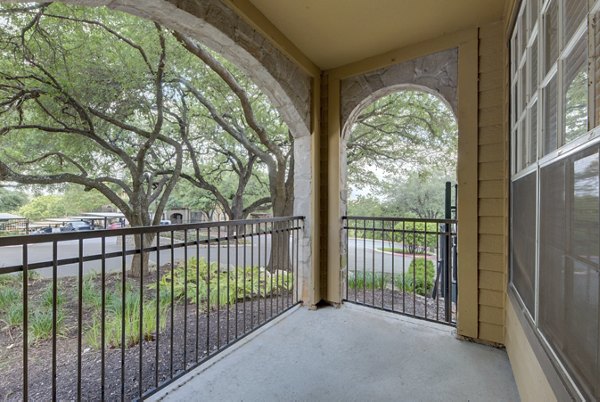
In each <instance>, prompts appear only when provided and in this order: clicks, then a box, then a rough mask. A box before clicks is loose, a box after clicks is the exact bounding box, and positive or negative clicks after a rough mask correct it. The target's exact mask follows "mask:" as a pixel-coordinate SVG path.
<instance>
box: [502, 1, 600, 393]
mask: <svg viewBox="0 0 600 402" xmlns="http://www.w3.org/2000/svg"><path fill="white" fill-rule="evenodd" d="M510 44H511V52H510V55H511V60H510V66H511V70H510V71H511V75H510V79H511V82H510V89H511V99H510V107H511V117H510V123H511V169H512V170H511V173H512V178H511V220H510V222H511V224H510V235H511V241H510V244H511V254H510V265H511V274H510V281H511V288H512V289H513V290H514V291H515V293H516V294H517V295H518V299H519V300H520V301H521V303H522V306H523V307H524V309H525V310H526V311H528V313H529V317H530V318H531V322H532V325H533V327H534V330H535V331H537V333H538V334H539V337H540V339H542V340H543V342H544V343H545V344H546V346H547V347H549V348H550V349H551V350H552V351H553V353H552V354H550V357H551V358H552V359H556V358H557V359H559V360H560V364H556V365H555V366H556V367H564V368H565V370H566V371H565V372H564V376H563V377H564V378H565V381H570V382H572V385H574V386H575V387H576V388H577V389H578V390H579V391H580V392H581V395H583V397H584V398H586V399H590V400H600V380H599V379H600V168H599V166H600V127H598V126H599V123H600V59H599V56H600V0H594V1H588V0H522V1H521V7H520V9H519V13H518V15H517V18H516V21H515V25H514V27H513V32H512V37H511V42H510Z"/></svg>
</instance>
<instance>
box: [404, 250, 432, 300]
mask: <svg viewBox="0 0 600 402" xmlns="http://www.w3.org/2000/svg"><path fill="white" fill-rule="evenodd" d="M426 265H427V269H426V268H425V266H426ZM426 271H427V284H425V272H426ZM435 277H436V272H435V267H434V264H433V261H431V260H425V259H424V258H416V259H414V260H412V261H411V263H410V265H409V267H408V271H406V273H405V274H404V276H402V274H399V275H397V276H396V285H397V287H398V289H402V290H403V291H404V292H414V293H416V294H418V295H421V296H425V295H430V294H431V292H432V291H433V285H434V282H435Z"/></svg>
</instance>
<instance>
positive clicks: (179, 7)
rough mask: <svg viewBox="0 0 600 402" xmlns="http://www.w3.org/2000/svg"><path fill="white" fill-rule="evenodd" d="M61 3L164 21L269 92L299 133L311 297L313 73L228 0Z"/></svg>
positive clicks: (303, 280)
mask: <svg viewBox="0 0 600 402" xmlns="http://www.w3.org/2000/svg"><path fill="white" fill-rule="evenodd" d="M45 1H47V0H0V3H26V2H37V3H42V2H45ZM60 2H62V3H65V4H72V5H81V6H90V7H99V6H106V7H109V8H111V9H115V10H119V11H123V12H126V13H129V14H132V15H136V16H138V17H142V18H146V19H150V20H153V21H156V22H159V23H160V24H162V25H164V26H165V27H167V28H170V29H174V30H177V31H179V32H181V33H183V34H185V35H187V36H189V37H190V38H193V39H195V40H197V41H199V42H200V43H202V44H204V45H206V46H207V47H209V48H211V49H212V50H214V51H216V52H218V53H219V54H221V55H222V56H223V57H225V58H226V59H228V60H229V61H230V62H232V63H233V64H235V65H236V66H237V67H238V68H239V69H240V70H241V71H242V72H243V73H244V74H246V75H247V76H248V77H249V78H250V79H251V80H252V81H253V82H254V84H256V85H257V86H258V87H259V88H260V89H261V90H262V91H263V92H264V94H265V95H266V96H267V97H268V98H269V100H270V102H271V103H272V105H273V107H274V108H275V109H276V110H277V111H278V112H279V114H280V116H281V118H282V119H283V121H284V122H285V123H286V124H287V126H288V128H289V129H290V132H291V134H292V135H293V137H294V160H295V165H294V208H293V215H295V216H304V217H305V223H304V230H303V231H302V235H301V240H300V247H301V249H302V251H301V252H300V255H301V257H300V267H299V270H300V272H301V275H300V277H299V278H298V280H299V286H300V288H301V289H302V294H303V298H305V297H307V296H308V297H310V293H309V290H308V284H309V283H310V275H311V270H310V269H309V268H310V263H311V255H312V239H311V238H310V233H311V226H312V216H313V212H312V208H311V194H312V181H313V171H312V164H311V153H312V152H313V149H312V144H311V135H310V134H311V119H312V116H311V107H312V78H311V76H309V75H308V74H307V73H306V72H305V71H304V70H303V69H302V68H301V67H300V66H299V65H297V64H296V63H295V62H293V61H292V60H290V59H289V58H288V57H287V56H285V55H284V54H283V53H282V52H281V51H280V50H279V49H278V48H277V47H275V45H273V43H271V42H270V40H269V39H267V38H265V37H264V36H263V35H262V34H261V33H259V32H258V31H257V30H255V29H254V28H253V27H252V26H251V25H250V24H249V23H247V22H246V21H245V20H244V19H243V18H241V17H240V16H239V15H238V14H236V13H235V12H234V11H233V10H232V9H231V8H230V7H229V6H227V5H226V4H225V2H224V1H223V0H201V1H200V0H194V1H192V0H60ZM225 218H226V217H225ZM213 219H214V218H213ZM304 300H309V299H308V298H305V299H304ZM309 303H316V301H312V300H309Z"/></svg>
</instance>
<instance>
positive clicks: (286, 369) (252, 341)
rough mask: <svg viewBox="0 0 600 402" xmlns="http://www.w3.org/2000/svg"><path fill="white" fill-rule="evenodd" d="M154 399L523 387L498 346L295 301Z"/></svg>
mask: <svg viewBox="0 0 600 402" xmlns="http://www.w3.org/2000/svg"><path fill="white" fill-rule="evenodd" d="M151 400H166V401H178V400H207V401H209V400H210V401H212V400H244V401H269V400H296V401H305V400H311V401H315V400H327V401H333V400H336V401H337V400H344V401H350V400H411V401H414V400H428V401H432V400H440V401H441V400H445V401H456V400H461V401H464V400H477V401H484V400H490V401H515V400H519V394H518V392H517V387H516V385H515V380H514V378H513V374H512V371H511V367H510V363H509V361H508V357H507V355H506V352H505V351H504V350H500V349H496V348H492V347H487V346H483V345H479V344H474V343H470V342H465V341H460V340H457V339H456V337H455V329H454V328H452V327H449V326H444V325H440V324H434V323H430V322H425V321H421V320H416V319H412V318H407V317H404V316H400V315H396V314H392V313H387V312H383V311H377V310H374V309H370V308H367V307H362V306H356V305H349V304H345V305H343V307H341V308H340V309H335V308H331V307H327V308H321V309H319V310H317V311H310V310H308V309H306V308H302V307H297V308H294V309H292V310H291V311H289V312H288V313H285V314H283V315H282V316H281V317H279V318H277V319H275V320H274V321H273V322H271V323H270V324H267V325H266V326H264V327H262V328H260V329H258V330H257V331H256V332H254V333H252V334H251V335H250V336H248V337H247V338H245V339H243V340H241V341H240V342H238V343H236V344H235V345H233V346H232V347H231V348H229V349H228V350H226V351H224V352H223V353H221V354H220V355H218V356H216V357H215V358H213V359H211V360H209V361H208V362H206V363H205V364H204V365H202V366H200V367H199V368H198V369H196V370H195V371H193V372H191V373H190V374H189V375H186V376H184V377H183V378H181V379H180V380H179V381H176V382H175V383H173V384H172V385H170V386H169V387H167V388H165V389H164V390H162V391H160V392H158V393H157V394H155V395H154V396H153V397H152V398H151Z"/></svg>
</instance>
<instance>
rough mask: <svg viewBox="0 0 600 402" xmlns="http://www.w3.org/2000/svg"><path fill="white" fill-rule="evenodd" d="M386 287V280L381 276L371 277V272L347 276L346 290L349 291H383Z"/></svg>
mask: <svg viewBox="0 0 600 402" xmlns="http://www.w3.org/2000/svg"><path fill="white" fill-rule="evenodd" d="M385 285H386V278H385V276H384V275H382V274H375V275H373V273H372V272H364V273H362V272H357V274H356V276H354V272H351V273H350V275H348V288H350V289H358V290H360V289H368V290H373V289H383V288H384V287H385Z"/></svg>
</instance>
